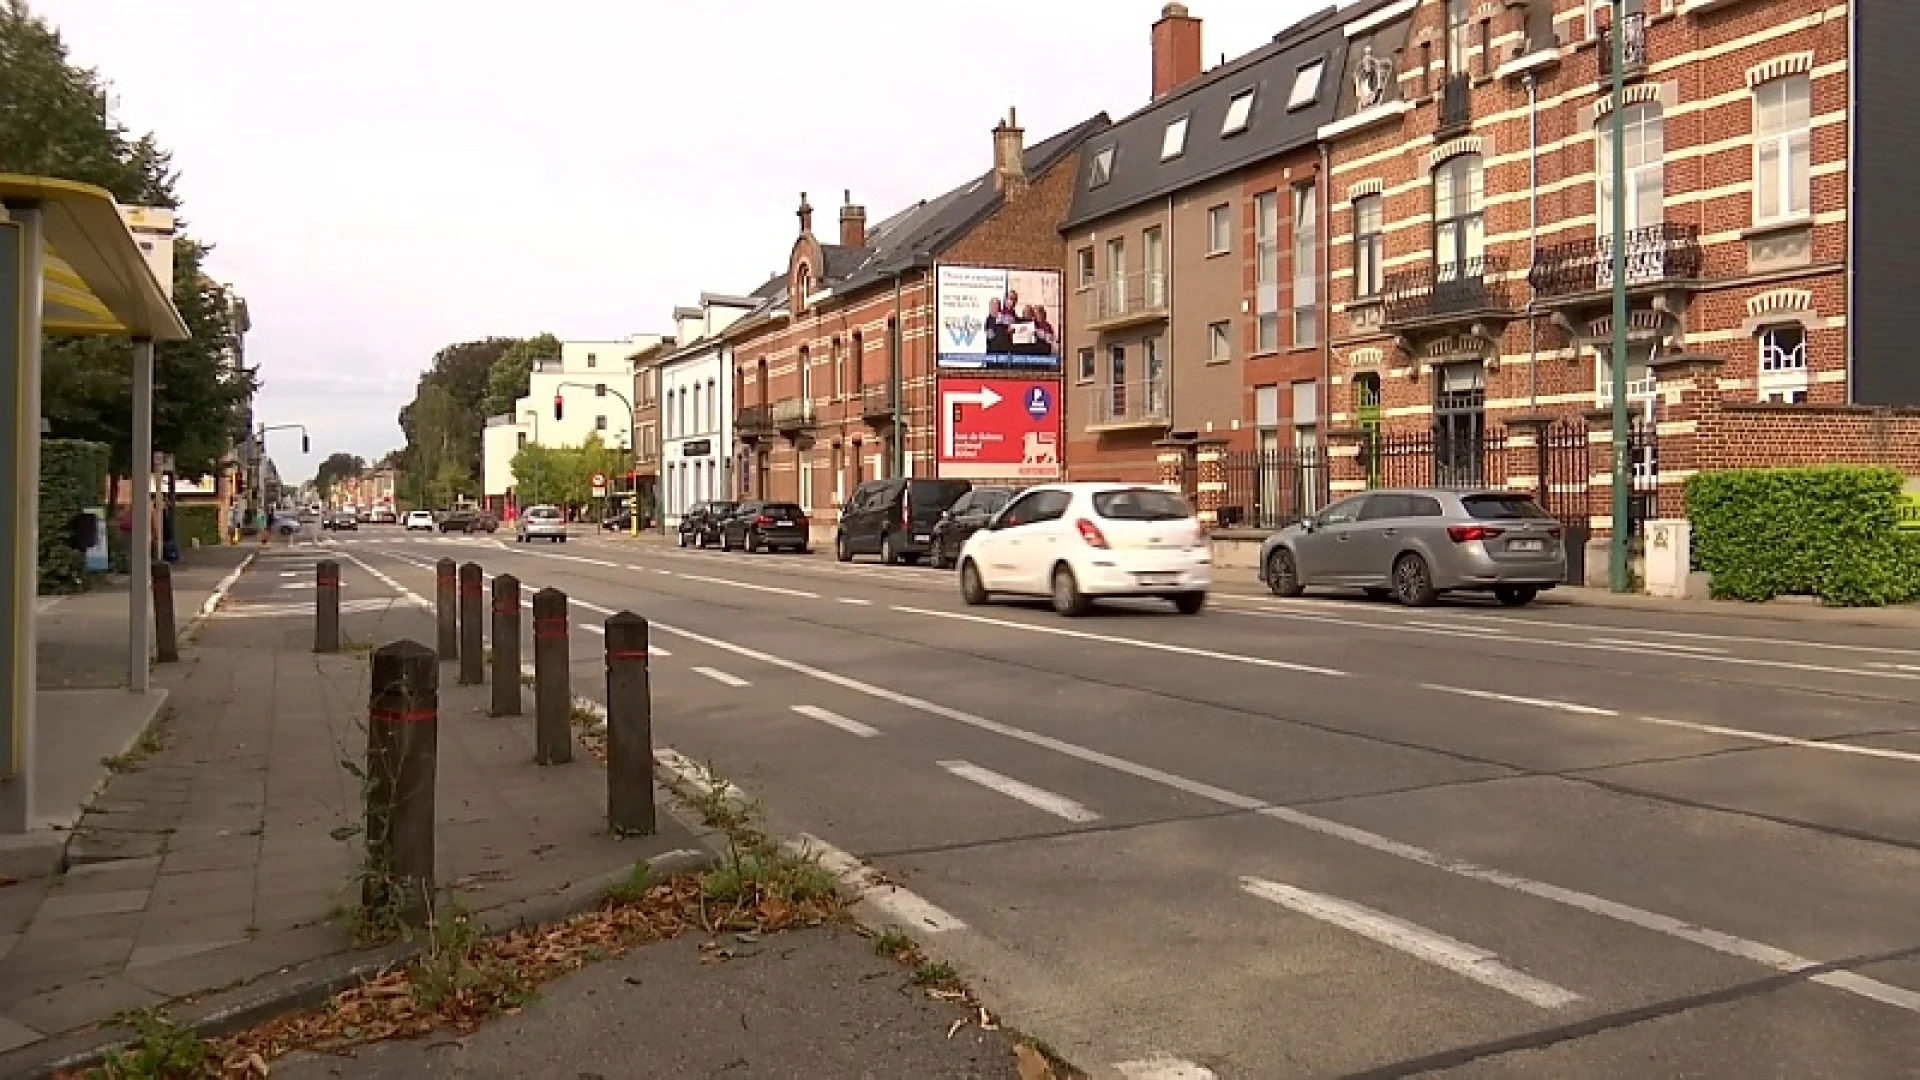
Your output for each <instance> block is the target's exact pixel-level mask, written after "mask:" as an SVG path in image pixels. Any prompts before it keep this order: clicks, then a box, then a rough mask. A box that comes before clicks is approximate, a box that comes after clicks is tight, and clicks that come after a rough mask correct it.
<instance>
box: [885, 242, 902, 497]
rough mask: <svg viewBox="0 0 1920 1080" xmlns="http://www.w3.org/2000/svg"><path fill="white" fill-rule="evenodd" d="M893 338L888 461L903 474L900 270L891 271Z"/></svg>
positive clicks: (889, 345) (889, 358)
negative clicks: (891, 425)
mask: <svg viewBox="0 0 1920 1080" xmlns="http://www.w3.org/2000/svg"><path fill="white" fill-rule="evenodd" d="M890 336H891V337H892V339H893V340H891V341H889V342H887V369H888V370H887V383H888V387H889V390H890V392H891V394H892V396H893V402H892V404H893V439H892V442H893V455H892V457H893V460H892V461H890V462H888V463H887V464H888V466H889V471H890V472H891V474H892V475H894V476H905V475H907V471H906V454H907V432H906V426H905V425H903V424H902V423H901V422H900V399H901V398H902V397H903V396H904V395H903V394H902V393H901V385H900V384H901V369H902V368H903V367H904V361H905V359H906V356H905V354H906V349H907V345H906V341H907V324H906V319H905V317H904V316H902V315H901V314H900V271H898V270H896V271H894V272H893V333H892V334H891V335H890Z"/></svg>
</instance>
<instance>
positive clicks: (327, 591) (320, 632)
mask: <svg viewBox="0 0 1920 1080" xmlns="http://www.w3.org/2000/svg"><path fill="white" fill-rule="evenodd" d="M313 651H314V652H317V653H337V652H339V651H340V564H339V563H337V562H335V561H333V560H332V559H322V560H320V561H319V562H318V563H315V564H314V567H313Z"/></svg>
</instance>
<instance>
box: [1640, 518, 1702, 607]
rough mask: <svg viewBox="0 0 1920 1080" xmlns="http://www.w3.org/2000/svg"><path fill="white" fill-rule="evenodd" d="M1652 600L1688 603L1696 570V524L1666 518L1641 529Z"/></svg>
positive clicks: (1650, 522) (1648, 589)
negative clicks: (1691, 579) (1658, 597)
mask: <svg viewBox="0 0 1920 1080" xmlns="http://www.w3.org/2000/svg"><path fill="white" fill-rule="evenodd" d="M1641 541H1642V550H1643V551H1644V552H1645V559H1646V580H1647V595H1648V596H1668V597H1674V598H1676V599H1685V598H1686V596H1687V595H1688V591H1689V590H1688V588H1687V586H1688V583H1689V578H1690V576H1691V574H1692V570H1693V523H1692V522H1690V521H1688V520H1687V519H1685V518H1665V519H1660V520H1655V521H1649V522H1646V523H1645V524H1643V525H1642V526H1641Z"/></svg>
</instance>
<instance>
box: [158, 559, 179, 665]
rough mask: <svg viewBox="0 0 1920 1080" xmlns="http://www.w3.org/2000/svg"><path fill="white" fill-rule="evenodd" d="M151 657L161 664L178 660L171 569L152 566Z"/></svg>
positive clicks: (177, 636) (177, 637)
mask: <svg viewBox="0 0 1920 1080" xmlns="http://www.w3.org/2000/svg"><path fill="white" fill-rule="evenodd" d="M153 656H154V659H155V661H157V662H159V663H162V664H174V663H178V662H179V660H180V630H179V626H178V624H177V623H175V622H174V617H173V567H172V566H171V565H169V564H168V563H166V562H165V561H164V560H162V561H157V562H155V563H154V564H153Z"/></svg>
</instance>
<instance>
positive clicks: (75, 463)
mask: <svg viewBox="0 0 1920 1080" xmlns="http://www.w3.org/2000/svg"><path fill="white" fill-rule="evenodd" d="M107 457H108V449H107V447H106V445H105V444H103V443H96V442H86V441H83V440H79V439H46V440H43V441H42V442H41V443H40V545H39V546H40V580H39V583H38V584H39V591H40V592H42V593H45V594H54V593H72V592H79V591H81V590H82V589H84V588H86V586H87V580H86V578H87V575H86V565H87V556H86V552H84V551H76V550H75V549H74V548H73V545H72V544H70V543H68V533H67V525H68V522H69V521H70V520H71V519H72V518H73V515H75V514H77V513H79V512H80V511H82V510H86V509H89V508H98V507H99V506H100V505H101V504H102V503H104V502H105V501H106V490H107ZM105 527H106V528H107V529H112V528H113V523H112V522H111V521H109V522H106V523H105Z"/></svg>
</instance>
